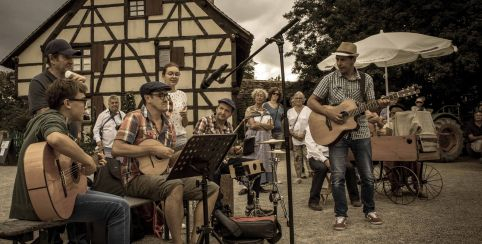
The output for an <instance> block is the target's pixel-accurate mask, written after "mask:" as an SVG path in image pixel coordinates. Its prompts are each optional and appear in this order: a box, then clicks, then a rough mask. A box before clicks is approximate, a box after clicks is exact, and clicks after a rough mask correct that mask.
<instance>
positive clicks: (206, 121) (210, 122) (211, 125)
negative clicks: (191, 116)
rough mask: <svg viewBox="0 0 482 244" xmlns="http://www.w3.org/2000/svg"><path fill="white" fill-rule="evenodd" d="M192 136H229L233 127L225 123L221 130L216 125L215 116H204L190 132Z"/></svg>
mask: <svg viewBox="0 0 482 244" xmlns="http://www.w3.org/2000/svg"><path fill="white" fill-rule="evenodd" d="M192 133H193V134H194V135H205V134H231V133H233V126H231V123H229V122H228V121H226V123H225V124H224V127H223V128H222V129H221V128H219V126H218V125H217V124H216V115H214V114H213V115H211V116H206V117H203V118H201V119H200V120H199V121H198V122H197V124H196V127H195V128H194V131H193V132H192Z"/></svg>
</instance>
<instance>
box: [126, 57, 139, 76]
mask: <svg viewBox="0 0 482 244" xmlns="http://www.w3.org/2000/svg"><path fill="white" fill-rule="evenodd" d="M125 72H126V74H134V73H136V74H138V73H142V70H141V67H139V63H138V62H137V61H136V60H126V61H125Z"/></svg>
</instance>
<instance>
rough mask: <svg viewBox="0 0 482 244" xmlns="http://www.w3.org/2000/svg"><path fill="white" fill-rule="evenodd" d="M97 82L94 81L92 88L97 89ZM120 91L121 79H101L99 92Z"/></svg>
mask: <svg viewBox="0 0 482 244" xmlns="http://www.w3.org/2000/svg"><path fill="white" fill-rule="evenodd" d="M97 82H98V80H97V79H96V80H94V87H97ZM120 90H121V78H120V77H113V78H107V77H106V78H104V79H102V84H101V86H100V90H99V92H118V91H120Z"/></svg>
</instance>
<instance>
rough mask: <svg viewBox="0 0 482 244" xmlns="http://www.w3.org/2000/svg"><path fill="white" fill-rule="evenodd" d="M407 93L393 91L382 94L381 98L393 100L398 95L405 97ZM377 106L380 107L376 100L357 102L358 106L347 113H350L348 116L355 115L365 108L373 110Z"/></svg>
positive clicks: (365, 109) (398, 96)
mask: <svg viewBox="0 0 482 244" xmlns="http://www.w3.org/2000/svg"><path fill="white" fill-rule="evenodd" d="M410 94H411V93H409V94H408V95H410ZM408 95H406V94H405V93H402V92H394V93H391V94H389V95H387V96H383V97H382V99H389V100H394V99H398V98H400V97H406V96H408ZM379 107H380V105H379V104H378V100H371V101H369V102H368V103H361V104H359V105H358V107H357V108H356V109H354V110H352V111H350V112H349V114H350V116H356V115H359V114H362V113H364V112H365V111H367V110H373V109H376V108H379Z"/></svg>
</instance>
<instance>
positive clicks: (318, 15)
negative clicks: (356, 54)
mask: <svg viewBox="0 0 482 244" xmlns="http://www.w3.org/2000/svg"><path fill="white" fill-rule="evenodd" d="M481 12H482V2H481V1H480V0H468V1H467V0H464V1H462V0H454V1H449V0H434V1H417V0H407V1H396V0H391V1H382V0H370V1H368V0H345V1H329V0H298V1H296V2H295V4H294V7H293V9H292V10H291V11H290V12H288V13H287V14H285V17H286V18H288V19H290V20H292V19H294V18H295V17H297V18H300V19H301V21H300V23H299V24H297V25H295V26H294V27H293V28H291V29H290V30H289V31H288V32H287V39H288V40H289V41H290V42H291V43H292V44H293V49H292V50H291V51H290V52H288V54H287V55H288V56H290V55H291V56H295V58H296V61H295V66H294V68H293V71H294V72H296V73H299V74H300V80H301V81H302V82H305V83H306V82H313V81H315V82H316V81H317V80H318V79H319V78H321V77H322V76H323V75H324V73H322V72H321V71H320V70H319V69H318V68H317V67H316V65H317V64H318V63H319V62H321V61H322V60H323V59H324V58H326V57H327V56H328V55H330V53H331V52H333V51H334V50H335V49H336V47H337V46H338V45H339V43H340V42H341V41H351V42H356V41H359V40H361V39H364V38H366V37H368V36H370V35H374V34H377V33H378V32H379V31H380V30H383V31H384V32H396V31H403V32H416V33H422V34H427V35H432V36H438V37H442V38H447V39H451V40H452V41H453V43H454V44H455V45H456V46H457V47H458V52H457V53H455V54H452V55H449V56H445V57H440V58H432V59H422V60H418V61H416V62H412V63H410V64H405V65H400V66H396V67H390V68H389V69H388V72H389V77H391V79H390V82H389V83H390V84H389V85H390V87H389V90H391V91H394V90H399V89H401V88H403V87H404V86H406V85H408V84H412V83H418V84H420V85H422V86H423V90H422V93H423V95H425V96H426V97H427V98H428V103H429V106H432V107H433V108H435V109H437V108H439V107H441V106H443V105H446V104H458V103H459V104H461V105H462V107H463V109H465V110H468V109H470V108H471V107H472V106H474V105H475V104H476V103H478V101H479V100H480V99H481V94H480V93H481V88H480V87H481V85H480V83H481V82H480V80H481V77H482V74H481V72H482V71H481V57H482V42H481V41H480V40H481V38H482V36H481V33H480V30H481V29H482V19H481V18H480V13H481ZM365 71H366V72H368V73H369V74H371V75H372V76H373V77H374V80H375V90H376V92H377V95H382V93H384V91H385V89H384V81H383V72H384V71H383V69H381V68H378V67H375V66H369V67H368V68H367V69H366V70H365ZM311 86H314V85H313V84H311ZM304 87H305V86H304ZM406 103H409V105H411V104H412V102H411V101H410V102H406ZM464 106H465V108H464Z"/></svg>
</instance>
